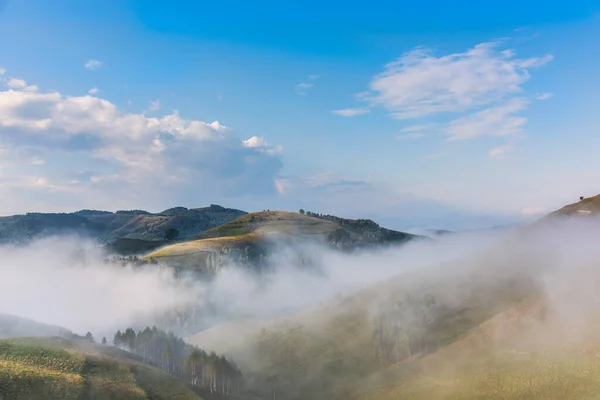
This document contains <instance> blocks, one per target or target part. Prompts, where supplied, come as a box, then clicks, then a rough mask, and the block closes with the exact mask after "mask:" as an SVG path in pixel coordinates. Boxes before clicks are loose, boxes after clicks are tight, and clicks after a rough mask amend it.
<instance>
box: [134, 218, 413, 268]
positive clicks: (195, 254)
mask: <svg viewBox="0 0 600 400" xmlns="http://www.w3.org/2000/svg"><path fill="white" fill-rule="evenodd" d="M416 238H422V237H420V236H416V235H412V234H409V233H405V232H398V231H393V230H389V229H385V228H381V227H380V226H379V225H377V224H376V223H375V222H373V221H371V220H351V219H344V218H339V217H334V216H320V215H319V216H317V214H313V215H304V214H300V213H293V212H287V211H263V212H256V213H250V214H247V215H244V216H242V217H239V218H237V219H235V220H234V221H231V222H229V223H226V224H223V225H221V226H218V227H216V228H213V229H210V230H207V231H205V232H202V233H199V234H197V235H196V236H195V240H190V241H187V242H183V243H177V244H173V245H170V246H166V247H163V248H162V249H160V250H157V251H154V252H151V253H149V254H147V255H146V256H144V257H143V259H144V260H156V261H162V262H167V263H169V264H170V265H173V266H177V267H193V268H200V269H205V270H207V271H215V270H217V269H219V268H220V267H221V266H222V265H223V263H224V262H225V260H233V261H236V262H241V263H251V264H256V263H260V261H261V260H262V259H266V258H268V257H269V255H270V253H271V252H272V249H273V248H275V246H276V245H281V244H286V243H287V244H292V243H293V244H298V243H301V242H316V243H322V244H326V245H328V246H330V247H332V248H336V249H340V250H344V251H352V250H357V249H362V248H367V247H373V246H386V245H397V244H402V243H406V242H408V241H410V240H413V239H416Z"/></svg>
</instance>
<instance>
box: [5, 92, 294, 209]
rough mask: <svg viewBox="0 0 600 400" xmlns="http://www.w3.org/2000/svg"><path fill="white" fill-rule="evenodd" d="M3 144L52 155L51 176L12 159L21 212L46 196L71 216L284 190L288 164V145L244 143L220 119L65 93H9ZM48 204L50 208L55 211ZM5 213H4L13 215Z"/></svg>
mask: <svg viewBox="0 0 600 400" xmlns="http://www.w3.org/2000/svg"><path fill="white" fill-rule="evenodd" d="M0 141H1V142H2V143H3V146H4V147H6V148H7V149H8V150H19V149H32V148H33V149H37V150H39V151H41V152H44V153H45V154H47V155H48V156H47V157H44V161H45V167H44V171H42V172H43V175H42V176H37V177H31V176H30V172H28V171H24V170H22V169H19V168H18V166H19V165H21V164H22V162H23V160H22V159H21V158H20V156H19V152H18V151H12V152H11V154H12V156H11V157H12V161H13V165H15V166H16V167H14V168H12V170H11V171H10V174H9V175H7V171H5V172H4V177H3V180H2V182H0V183H1V189H0V193H1V194H2V196H3V197H4V198H6V197H10V198H12V199H13V200H14V202H15V203H17V204H14V206H15V207H19V204H18V203H19V199H21V200H22V199H23V198H26V199H30V200H27V201H29V204H34V203H35V202H34V199H33V198H34V197H35V198H39V194H40V193H42V192H43V193H44V195H50V194H52V195H54V196H55V200H56V202H57V203H59V202H60V204H61V206H64V207H67V209H72V208H73V207H76V206H79V205H83V204H85V203H86V202H90V204H98V206H100V207H105V206H106V205H107V204H111V205H113V206H115V207H116V206H117V205H116V203H121V204H124V205H126V204H131V203H133V202H142V201H143V203H144V204H149V203H151V204H156V205H155V206H156V207H163V206H165V205H171V204H173V203H174V202H181V201H186V199H188V200H187V201H193V203H194V204H197V203H198V202H200V201H202V200H201V199H199V195H203V196H205V199H206V200H205V201H211V200H216V199H219V198H223V197H224V196H225V197H227V196H239V195H254V194H266V193H272V192H274V191H275V190H276V189H275V185H274V179H275V177H276V176H277V175H278V173H279V170H280V169H281V167H282V163H281V160H280V158H279V156H278V154H279V153H280V152H281V150H282V149H281V147H280V146H277V145H271V144H269V143H268V142H267V141H265V140H264V139H262V138H259V137H253V138H250V139H248V140H245V141H243V140H241V139H240V138H239V137H238V136H237V134H236V133H235V132H234V131H233V130H231V129H230V128H228V127H226V126H224V125H222V124H221V123H219V122H218V121H214V122H210V123H208V122H203V121H199V120H194V119H186V118H183V117H182V116H180V115H179V113H178V112H177V111H174V112H172V113H171V114H168V115H164V116H162V117H159V118H151V117H147V116H145V115H143V114H135V113H126V112H123V111H122V110H119V109H118V108H117V106H116V105H114V104H113V103H111V102H110V101H108V100H105V99H101V98H98V97H94V96H90V95H86V96H67V95H64V94H62V93H60V92H49V93H41V92H27V91H22V90H18V91H15V90H7V91H0ZM69 167H71V168H69ZM40 178H41V179H43V181H42V182H44V185H42V186H43V187H42V188H40V185H39V182H40V181H39V179H40ZM42 189H43V190H42ZM50 192H52V193H50ZM34 193H37V195H36V194H34ZM111 198H112V200H111ZM46 199H47V201H46V203H45V206H46V207H45V209H48V208H49V207H52V206H53V204H52V199H50V198H48V197H47V198H46ZM152 202H155V203H152ZM35 204H37V203H35ZM3 206H6V207H7V208H5V209H3V210H0V211H2V212H9V210H8V207H9V206H8V205H6V204H3ZM23 206H24V203H23V204H21V207H23ZM10 211H13V212H14V211H19V210H10ZM20 211H22V208H21V209H20Z"/></svg>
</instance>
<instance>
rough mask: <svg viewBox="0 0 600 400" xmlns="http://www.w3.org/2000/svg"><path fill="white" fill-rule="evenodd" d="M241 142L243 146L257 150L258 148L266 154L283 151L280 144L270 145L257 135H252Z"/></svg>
mask: <svg viewBox="0 0 600 400" xmlns="http://www.w3.org/2000/svg"><path fill="white" fill-rule="evenodd" d="M242 144H243V145H244V147H248V148H251V149H257V150H259V151H261V152H265V153H267V154H279V153H281V152H282V151H283V147H282V146H280V145H277V146H272V145H271V144H270V143H269V142H267V141H266V140H265V139H263V138H261V137H258V136H252V137H251V138H249V139H246V140H242Z"/></svg>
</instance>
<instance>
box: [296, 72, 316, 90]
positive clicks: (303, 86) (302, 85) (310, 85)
mask: <svg viewBox="0 0 600 400" xmlns="http://www.w3.org/2000/svg"><path fill="white" fill-rule="evenodd" d="M321 76H322V75H318V74H315V75H309V76H308V80H309V81H314V80H316V79H319V78H320V77H321ZM314 86H315V84H314V83H311V82H301V83H299V84H297V85H295V86H294V90H295V91H296V92H297V93H298V94H301V95H305V94H306V93H307V90H308V89H311V88H313V87H314Z"/></svg>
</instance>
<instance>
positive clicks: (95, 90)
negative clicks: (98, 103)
mask: <svg viewBox="0 0 600 400" xmlns="http://www.w3.org/2000/svg"><path fill="white" fill-rule="evenodd" d="M88 93H89V94H96V93H98V88H97V87H95V86H94V87H93V88H91V89H90V90H88Z"/></svg>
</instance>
